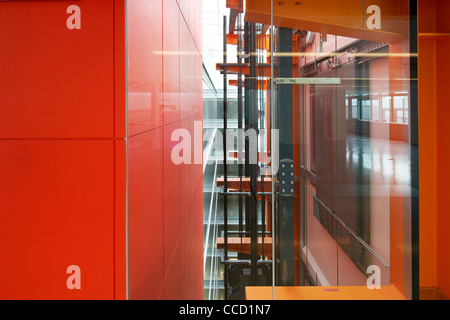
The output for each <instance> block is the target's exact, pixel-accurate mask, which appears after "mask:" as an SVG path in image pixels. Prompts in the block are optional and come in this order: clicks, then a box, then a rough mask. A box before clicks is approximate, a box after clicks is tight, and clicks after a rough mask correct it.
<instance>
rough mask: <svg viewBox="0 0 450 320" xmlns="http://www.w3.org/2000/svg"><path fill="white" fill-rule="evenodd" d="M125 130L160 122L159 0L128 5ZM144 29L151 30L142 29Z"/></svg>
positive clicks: (147, 127)
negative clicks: (126, 120)
mask: <svg viewBox="0 0 450 320" xmlns="http://www.w3.org/2000/svg"><path fill="white" fill-rule="evenodd" d="M127 13H128V15H129V16H130V17H132V19H129V20H128V66H129V69H128V134H129V135H130V136H133V135H135V134H138V133H142V132H145V131H148V130H151V129H154V128H158V127H161V126H162V124H163V123H162V110H161V98H162V96H161V94H162V59H163V56H162V18H163V17H162V2H161V1H146V0H139V1H133V2H130V3H129V5H128V12H127ZM144 30H151V32H145V31H144Z"/></svg>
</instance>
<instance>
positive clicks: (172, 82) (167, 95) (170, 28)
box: [163, 0, 180, 124]
mask: <svg viewBox="0 0 450 320" xmlns="http://www.w3.org/2000/svg"><path fill="white" fill-rule="evenodd" d="M163 90H164V93H163V119H164V124H169V123H172V122H176V121H179V120H180V11H179V7H178V4H177V2H176V1H175V0H164V1H163Z"/></svg>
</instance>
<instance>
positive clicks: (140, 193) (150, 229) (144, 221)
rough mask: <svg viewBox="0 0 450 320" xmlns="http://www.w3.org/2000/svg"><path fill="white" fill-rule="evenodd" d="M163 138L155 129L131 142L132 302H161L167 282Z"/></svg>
mask: <svg viewBox="0 0 450 320" xmlns="http://www.w3.org/2000/svg"><path fill="white" fill-rule="evenodd" d="M162 137H163V136H162V129H156V130H152V131H150V132H146V133H144V134H141V135H137V136H135V137H133V138H131V139H130V141H129V155H128V156H129V180H128V183H129V189H128V192H129V200H128V202H129V206H128V211H129V213H128V219H129V268H130V272H129V281H130V286H129V292H130V299H152V300H154V299H158V297H159V293H160V291H161V288H162V287H163V283H164V282H163V279H164V278H163V276H164V272H163V263H162V261H163V259H164V248H163V246H162V245H161V244H162V243H163V240H164V235H163V228H162V225H163V218H164V217H163V215H164V207H163V191H164V190H163V189H162V188H161V186H162V185H163V182H164V175H163V168H164V163H163V156H162V155H163V154H162V152H161V151H162V150H161V144H162ZM144 284H151V285H144Z"/></svg>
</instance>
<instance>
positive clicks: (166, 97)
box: [128, 0, 203, 299]
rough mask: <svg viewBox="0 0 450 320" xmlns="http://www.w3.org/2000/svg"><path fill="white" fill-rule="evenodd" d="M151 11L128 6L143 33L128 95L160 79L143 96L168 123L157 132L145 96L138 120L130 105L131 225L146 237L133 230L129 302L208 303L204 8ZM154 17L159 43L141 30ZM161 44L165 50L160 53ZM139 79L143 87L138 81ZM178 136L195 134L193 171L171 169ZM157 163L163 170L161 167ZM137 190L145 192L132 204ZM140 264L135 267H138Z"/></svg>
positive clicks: (175, 4)
mask: <svg viewBox="0 0 450 320" xmlns="http://www.w3.org/2000/svg"><path fill="white" fill-rule="evenodd" d="M141 3H145V4H144V5H142V6H141ZM146 3H147V1H143V0H141V1H129V2H128V14H129V17H128V24H129V25H135V26H134V27H133V28H129V33H131V32H136V33H135V34H129V39H132V41H130V42H129V50H130V52H135V57H136V59H134V60H132V59H131V60H130V61H129V64H130V72H131V71H132V70H135V72H134V73H133V74H131V75H130V76H129V88H131V84H132V83H138V84H140V85H141V86H142V88H145V85H143V84H142V82H144V84H145V83H153V84H156V83H158V81H160V80H159V79H161V83H162V86H160V87H157V86H156V85H155V86H153V87H152V88H153V89H150V90H147V89H146V90H147V91H146V90H144V91H145V92H146V93H144V94H147V95H149V96H150V95H151V96H153V97H154V96H159V99H160V100H159V101H160V104H161V108H160V113H156V112H155V113H154V114H155V115H156V114H157V115H158V117H159V115H161V118H158V119H159V120H161V122H160V123H159V125H157V122H156V121H154V119H153V118H152V117H153V112H149V109H148V106H149V99H147V100H146V99H145V97H144V96H142V101H136V102H137V104H136V105H138V104H139V105H140V107H139V109H141V110H146V111H142V112H139V113H136V112H135V109H130V105H129V109H128V112H129V113H128V114H129V119H131V118H132V116H131V114H133V119H134V120H135V121H133V123H131V122H130V126H132V127H133V128H132V129H130V130H129V135H130V136H131V137H130V146H129V148H130V149H129V164H130V173H131V172H135V173H136V176H135V179H134V180H132V176H131V174H130V181H129V188H130V189H129V191H130V208H129V209H130V212H129V219H130V220H129V223H130V227H131V226H136V227H137V228H139V229H140V230H141V231H140V233H139V234H140V236H137V235H132V233H134V232H135V230H134V229H132V228H130V230H129V232H130V242H129V253H130V265H129V267H130V275H131V274H132V275H133V282H130V288H129V289H130V298H132V299H133V298H134V297H136V298H149V297H150V296H151V298H154V297H157V298H159V299H203V258H202V256H203V251H202V248H203V207H202V206H199V205H198V202H200V200H201V202H202V201H203V186H200V185H199V182H200V179H201V177H202V175H203V171H202V166H201V165H194V164H193V162H192V161H193V160H194V157H193V148H194V141H195V139H197V142H198V143H199V144H200V145H202V136H201V133H200V135H198V136H196V137H194V135H193V129H194V121H195V120H198V119H199V117H201V115H202V100H201V97H202V62H201V55H200V52H199V50H198V47H197V45H196V43H200V42H201V35H199V34H198V33H195V32H194V30H193V28H194V24H201V20H199V21H197V19H199V18H200V17H201V16H200V13H198V14H196V11H198V10H201V1H199V0H196V1H187V0H183V1H181V0H180V1H176V0H164V1H158V3H156V4H154V1H152V4H151V6H150V5H147V4H146ZM147 6H148V7H151V10H150V9H149V8H147ZM194 15H195V17H196V18H195V17H193V16H194ZM152 17H153V18H154V21H153V22H151V23H153V27H151V29H152V30H157V32H158V35H159V34H160V30H162V38H159V36H158V37H156V38H153V37H151V36H150V37H148V38H146V36H143V34H142V32H140V28H141V26H140V24H142V25H145V24H149V23H150V22H147V21H150V20H151V19H153V18H152ZM158 23H159V24H160V25H159V26H158V25H155V24H158ZM133 30H135V31H133ZM195 35H197V37H195ZM160 39H162V48H161V49H160V48H159V47H157V46H159V45H160V43H159V40H160ZM149 51H151V52H153V54H148V52H149ZM138 52H140V53H141V55H140V56H139V55H137V53H138ZM130 57H132V55H130ZM131 66H132V67H131ZM160 67H162V71H161V74H160V73H159V72H160V70H161V69H160ZM137 75H139V79H141V80H139V79H135V77H136V76H137ZM160 75H161V78H160ZM133 79H134V80H133ZM142 79H144V80H142ZM150 87H151V86H150ZM150 87H149V88H150ZM158 90H159V91H158ZM128 94H129V97H130V96H131V95H133V94H134V92H131V90H130V89H129V92H128ZM129 103H130V100H129ZM152 106H153V104H152ZM135 116H137V118H136V117H135ZM159 120H158V121H159ZM148 123H151V125H150V126H147V129H145V128H144V127H142V126H139V125H135V124H148ZM156 128H159V129H156ZM177 129H183V130H186V132H189V133H190V134H191V138H192V139H191V149H192V151H191V163H182V164H180V165H177V164H175V163H174V162H173V161H172V149H173V147H174V146H176V145H177V144H179V141H178V140H175V141H172V133H173V132H174V131H175V130H177ZM145 130H147V131H148V132H147V131H145ZM155 131H158V132H159V134H158V135H160V136H161V139H160V140H158V141H159V143H160V144H159V146H158V145H157V143H156V140H154V139H153V140H151V139H152V138H151V136H152V135H153V132H155ZM136 133H137V135H136V136H133V135H135V134H136ZM138 137H139V138H138ZM136 139H138V140H139V143H140V144H143V145H147V144H149V143H152V148H151V151H149V152H147V151H148V150H147V151H140V152H135V150H134V149H133V147H132V145H133V143H132V141H134V140H136ZM156 158H158V159H159V160H160V161H161V162H159V160H158V162H156V161H155V160H154V159H156ZM152 159H153V160H152ZM134 165H136V166H137V167H138V168H139V169H138V168H133V166H134ZM150 167H151V168H150ZM150 179H151V180H150ZM150 181H152V182H151V183H150ZM143 184H145V187H142V185H143ZM150 184H151V185H153V189H150ZM154 188H158V190H156V189H154ZM133 189H135V190H142V189H144V190H146V191H144V193H142V194H140V195H139V196H138V195H134V196H133V195H132V190H133ZM150 190H153V191H150ZM132 197H135V198H132ZM132 199H134V200H133V201H134V202H135V203H134V205H132V203H133V201H131V200H132ZM150 223H151V224H152V226H151V227H150V226H148V225H149V224H150ZM142 224H143V225H144V226H141V225H142ZM150 229H151V230H152V231H150ZM156 235H157V238H158V239H159V241H157V239H156ZM142 243H146V245H145V246H144V245H143V244H142ZM153 253H156V254H153ZM133 256H134V257H136V259H135V260H132V259H131V257H133ZM132 261H133V263H132ZM199 261H200V262H199ZM161 268H162V269H161ZM130 280H131V278H130Z"/></svg>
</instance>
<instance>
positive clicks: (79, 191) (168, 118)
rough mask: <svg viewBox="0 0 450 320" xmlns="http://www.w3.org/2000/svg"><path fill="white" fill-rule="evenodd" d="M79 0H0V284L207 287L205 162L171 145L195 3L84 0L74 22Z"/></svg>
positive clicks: (189, 113) (175, 293) (91, 293)
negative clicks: (70, 270)
mask: <svg viewBox="0 0 450 320" xmlns="http://www.w3.org/2000/svg"><path fill="white" fill-rule="evenodd" d="M69 5H72V4H69V3H66V2H63V1H35V2H29V1H26V2H22V1H17V2H0V42H1V43H2V44H4V45H5V46H4V48H7V50H2V51H1V52H0V105H1V106H2V107H1V108H0V177H1V181H2V182H1V185H0V212H1V218H2V222H1V223H0V231H1V232H0V253H1V254H2V257H4V258H5V259H6V260H5V261H8V262H7V263H2V264H1V265H0V287H1V290H0V298H5V299H8V298H13V299H14V298H19V299H20V298H29V299H48V298H49V299H78V298H79V299H125V298H127V297H128V298H130V299H179V298H183V299H202V298H203V278H202V273H203V265H202V263H199V262H198V260H201V259H199V256H200V255H202V250H201V248H202V245H203V239H202V237H203V231H202V228H203V221H202V219H203V218H202V217H203V211H201V210H202V208H201V207H200V206H198V205H197V202H198V197H199V195H198V192H197V193H196V194H197V198H195V197H194V192H195V191H197V189H198V188H199V187H198V183H199V181H200V180H201V175H202V171H201V170H199V165H197V167H196V166H194V165H191V164H183V165H181V166H179V165H176V164H174V163H173V162H172V159H171V152H172V148H173V147H174V145H176V144H177V143H178V142H172V141H171V136H172V133H173V131H174V130H176V129H178V128H180V127H181V128H186V129H188V130H190V131H192V130H193V128H194V124H193V123H194V120H195V117H194V116H195V114H196V113H195V107H196V106H195V103H196V101H195V98H194V97H195V96H196V95H197V96H199V94H200V92H201V91H199V92H197V93H196V94H194V93H193V92H192V91H193V90H196V88H201V78H198V77H197V78H196V77H195V75H196V74H201V60H199V59H195V57H199V56H200V54H199V52H198V50H197V46H195V45H193V44H194V41H195V40H194V37H195V36H194V34H195V33H194V32H193V31H192V23H193V20H194V18H193V14H194V12H195V10H196V9H195V8H197V10H198V7H192V6H191V3H190V1H180V3H178V2H177V1H176V0H164V1H162V0H160V1H152V2H151V4H150V2H149V1H144V0H129V1H127V2H125V1H123V0H98V1H87V0H80V1H77V2H76V5H77V6H78V7H79V8H80V9H81V29H75V30H69V29H68V28H67V26H66V20H67V19H68V17H69V16H70V15H71V13H69V14H68V13H67V8H68V6H69ZM126 6H127V7H126ZM183 8H184V9H183ZM181 9H183V10H184V11H183V12H181ZM126 14H128V16H126ZM126 21H128V24H127V25H126ZM187 21H189V22H190V23H186V22H187ZM12 30H13V32H11V31H12ZM196 41H199V40H196ZM180 49H181V50H182V53H183V54H182V55H180ZM191 51H193V53H192V52H191ZM126 58H128V59H126ZM127 80H128V83H127ZM180 93H181V94H182V96H181V99H182V100H183V104H182V105H180ZM189 97H191V98H189ZM180 107H182V109H180ZM197 108H198V106H197ZM180 112H181V119H180ZM127 120H128V121H127ZM127 132H128V134H127ZM127 136H128V137H127ZM125 137H127V139H125ZM196 139H201V136H199V137H197V138H196ZM198 142H199V143H200V145H202V141H200V140H199V141H198ZM180 180H181V181H180ZM181 188H183V192H180V191H181ZM196 199H197V200H196ZM127 204H128V207H127ZM127 213H128V214H127ZM127 225H128V228H126V226H127ZM127 245H128V247H127ZM127 252H128V256H127ZM199 252H200V253H199ZM186 263H188V265H186ZM69 265H78V266H79V267H80V268H81V289H80V290H77V289H74V290H69V289H68V288H67V286H66V280H67V278H68V277H69V274H67V273H66V268H67V267H68V266H69ZM127 267H128V268H127ZM127 270H128V274H127ZM127 278H128V279H129V283H128V284H129V286H128V287H127V281H126V279H127ZM186 279H188V280H186ZM197 281H200V283H197Z"/></svg>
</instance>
